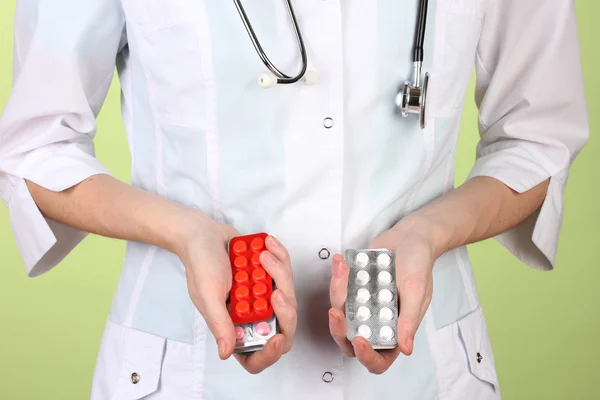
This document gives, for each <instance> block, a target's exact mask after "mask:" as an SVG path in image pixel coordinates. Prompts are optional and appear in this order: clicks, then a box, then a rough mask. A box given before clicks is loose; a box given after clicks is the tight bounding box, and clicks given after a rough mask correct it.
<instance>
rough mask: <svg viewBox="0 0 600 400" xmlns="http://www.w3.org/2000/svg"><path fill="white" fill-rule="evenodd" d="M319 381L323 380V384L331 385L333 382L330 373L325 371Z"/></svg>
mask: <svg viewBox="0 0 600 400" xmlns="http://www.w3.org/2000/svg"><path fill="white" fill-rule="evenodd" d="M321 379H323V382H325V383H331V382H333V374H332V373H331V372H329V371H327V372H325V373H324V374H323V376H322V377H321Z"/></svg>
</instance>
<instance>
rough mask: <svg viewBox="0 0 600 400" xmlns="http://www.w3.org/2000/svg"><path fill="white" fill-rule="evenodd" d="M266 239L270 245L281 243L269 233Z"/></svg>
mask: <svg viewBox="0 0 600 400" xmlns="http://www.w3.org/2000/svg"><path fill="white" fill-rule="evenodd" d="M267 240H268V241H269V242H270V245H271V246H281V243H279V240H277V238H276V237H275V236H273V235H270V236H269V237H267Z"/></svg>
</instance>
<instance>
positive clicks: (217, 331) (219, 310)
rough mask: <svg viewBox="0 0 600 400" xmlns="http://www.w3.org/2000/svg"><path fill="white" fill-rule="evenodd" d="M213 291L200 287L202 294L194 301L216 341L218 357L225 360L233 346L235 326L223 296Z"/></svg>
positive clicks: (231, 351)
mask: <svg viewBox="0 0 600 400" xmlns="http://www.w3.org/2000/svg"><path fill="white" fill-rule="evenodd" d="M215 292H216V291H215V290H213V289H210V287H203V288H201V292H200V293H202V294H203V295H202V297H201V298H200V299H198V301H197V302H195V303H197V305H198V311H199V312H200V314H202V316H203V317H204V320H205V321H206V324H207V326H208V328H209V329H210V331H211V332H212V334H213V336H214V337H215V340H216V341H217V346H218V351H219V357H220V358H221V359H223V360H225V359H227V358H229V357H230V356H231V354H232V353H233V349H234V347H235V328H234V326H233V322H232V321H231V317H230V316H229V312H228V311H227V307H226V306H225V300H224V299H223V298H222V297H223V296H221V295H219V294H217V293H215Z"/></svg>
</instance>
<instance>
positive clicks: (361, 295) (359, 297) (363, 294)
mask: <svg viewBox="0 0 600 400" xmlns="http://www.w3.org/2000/svg"><path fill="white" fill-rule="evenodd" d="M370 298H371V293H369V291H368V290H367V289H365V288H360V289H358V292H357V293H356V301H358V302H359V303H366V302H367V301H369V299H370Z"/></svg>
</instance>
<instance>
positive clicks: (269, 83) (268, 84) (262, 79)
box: [258, 74, 277, 89]
mask: <svg viewBox="0 0 600 400" xmlns="http://www.w3.org/2000/svg"><path fill="white" fill-rule="evenodd" d="M258 84H259V86H260V87H261V88H263V89H270V88H272V87H273V86H275V85H277V77H276V76H275V75H271V74H260V76H259V77H258Z"/></svg>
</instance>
